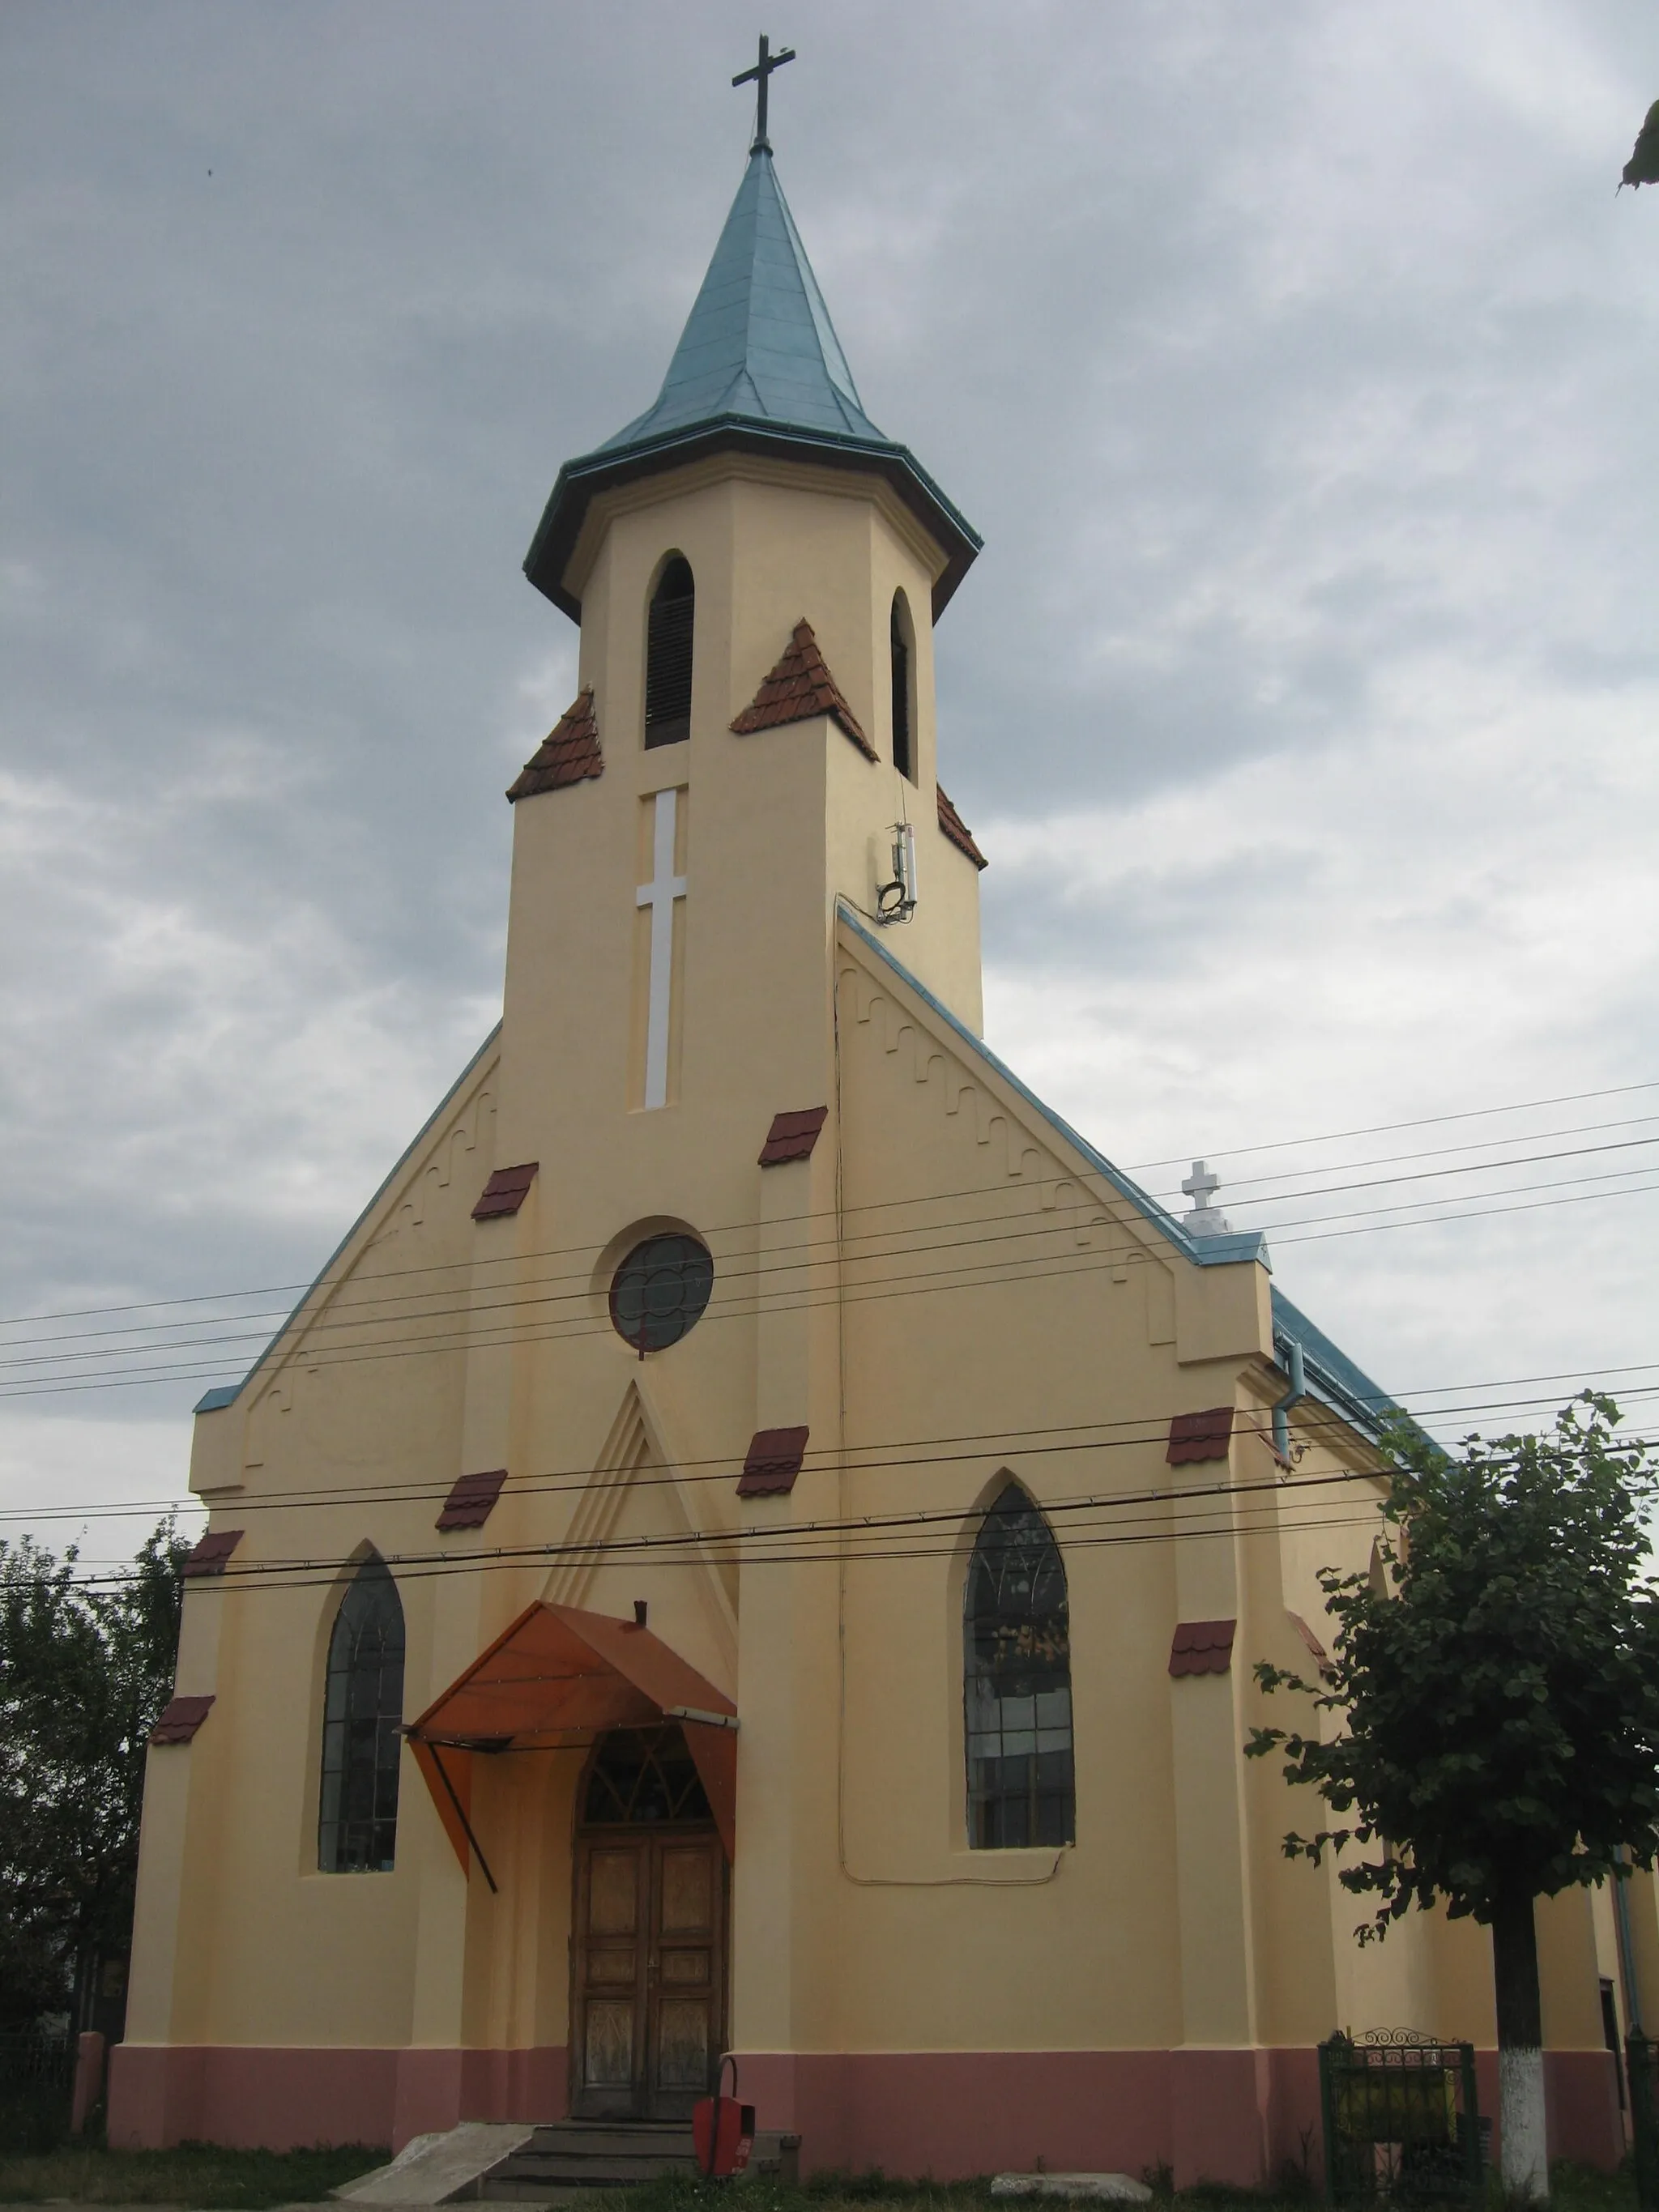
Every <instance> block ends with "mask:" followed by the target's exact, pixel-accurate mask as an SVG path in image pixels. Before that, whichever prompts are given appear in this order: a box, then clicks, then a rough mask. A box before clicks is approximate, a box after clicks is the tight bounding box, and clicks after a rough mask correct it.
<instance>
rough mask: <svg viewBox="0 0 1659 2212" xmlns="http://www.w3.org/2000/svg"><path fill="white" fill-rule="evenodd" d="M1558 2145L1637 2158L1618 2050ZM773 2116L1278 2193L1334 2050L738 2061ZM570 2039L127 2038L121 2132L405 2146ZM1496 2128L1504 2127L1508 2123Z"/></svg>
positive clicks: (883, 2146) (900, 2166)
mask: <svg viewBox="0 0 1659 2212" xmlns="http://www.w3.org/2000/svg"><path fill="white" fill-rule="evenodd" d="M1476 2063H1477V2069H1478V2075H1479V2083H1480V2091H1479V2093H1480V2104H1481V2109H1482V2111H1483V2112H1491V2113H1493V2114H1495V2113H1496V2112H1497V2106H1498V2063H1497V2058H1496V2056H1495V2054H1493V2053H1492V2052H1490V2051H1486V2052H1482V2053H1480V2055H1479V2057H1478V2058H1477V2062H1476ZM1544 2063H1545V2069H1546V2085H1547V2096H1548V2100H1549V2148H1550V2155H1551V2157H1552V2158H1571V2159H1576V2160H1579V2161H1581V2162H1582V2163H1583V2164H1584V2165H1586V2166H1597V2167H1601V2168H1602V2169H1603V2170H1607V2169H1610V2168H1612V2167H1613V2166H1617V2165H1618V2163H1619V2161H1620V2159H1621V2158H1622V2157H1623V2156H1624V2154H1625V2136H1624V2129H1623V2126H1622V2124H1621V2122H1620V2113H1619V2103H1618V2091H1617V2086H1616V2077H1615V2075H1614V2073H1613V2059H1612V2057H1611V2056H1610V2055H1609V2054H1608V2053H1607V2052H1605V2051H1550V2052H1547V2053H1546V2056H1545V2062H1544ZM738 2078H739V2082H740V2087H741V2093H742V2095H743V2098H744V2101H745V2103H752V2104H754V2105H755V2106H757V2118H758V2119H759V2122H760V2124H761V2126H762V2127H763V2128H781V2129H785V2130H790V2131H793V2133H796V2134H798V2135H799V2136H800V2137H801V2162H802V2166H803V2168H804V2169H805V2170H806V2171H809V2172H810V2171H812V2170H814V2169H817V2170H819V2171H822V2170H823V2169H824V2168H826V2167H828V2168H836V2167H842V2168H847V2169H850V2170H852V2171H854V2172H858V2171H865V2170H867V2169H869V2168H870V2167H872V2166H880V2167H881V2168H882V2169H883V2170H884V2172H888V2173H891V2174H908V2175H917V2176H920V2175H923V2174H931V2175H933V2177H934V2178H935V2179H939V2180H958V2179H963V2178H965V2177H967V2176H969V2175H971V2174H976V2173H996V2172H1011V2171H1012V2172H1022V2171H1024V2172H1030V2170H1032V2169H1033V2168H1035V2167H1036V2164H1037V2161H1038V2160H1042V2163H1043V2165H1044V2166H1047V2167H1048V2170H1049V2172H1097V2173H1098V2172H1107V2173H1131V2174H1139V2173H1140V2172H1142V2170H1143V2169H1144V2168H1146V2167H1148V2166H1166V2165H1167V2166H1170V2168H1171V2169H1172V2170H1173V2172H1174V2175H1175V2179H1176V2185H1177V2186H1178V2187H1182V2188H1185V2187H1188V2186H1189V2185H1191V2184H1192V2183H1194V2182H1196V2181H1222V2182H1232V2183H1235V2184H1237V2185H1241V2186H1243V2187H1247V2188H1252V2187H1260V2186H1261V2185H1263V2184H1265V2183H1267V2182H1271V2181H1274V2180H1276V2179H1278V2177H1279V2173H1280V2172H1281V2170H1282V2168H1283V2167H1284V2166H1285V2163H1286V2162H1287V2161H1290V2162H1292V2163H1299V2162H1300V2161H1301V2160H1302V2159H1303V2158H1304V2155H1305V2156H1307V2157H1308V2159H1309V2160H1310V2164H1311V2166H1312V2168H1313V2172H1314V2176H1315V2178H1316V2179H1317V2178H1318V2174H1319V2170H1320V2166H1321V2145H1320V2136H1319V2062H1318V2057H1317V2055H1316V2053H1315V2052H1314V2051H1310V2050H1269V2051H1192V2050H1183V2051H924V2052H915V2051H908V2052H894V2053H889V2054H884V2053H880V2052H866V2053H856V2054H854V2053H842V2052H818V2051H802V2052H795V2053H787V2052H775V2051H754V2052H750V2053H748V2054H746V2055H745V2054H743V2053H739V2054H738ZM565 2110H566V2057H565V2052H564V2051H563V2050H562V2049H556V2048H544V2049H539V2050H532V2051H361V2050H357V2051H351V2050H334V2051H330V2050H292V2049H286V2050H276V2049H271V2050H265V2049H250V2048H246V2047H242V2048H213V2047H208V2048H204V2047H191V2048H185V2047H175V2048H167V2047H163V2046H160V2045H144V2044H131V2043H127V2044H120V2045H118V2046H117V2047H116V2048H115V2050H114V2051H112V2052H111V2054H110V2090H109V2140H110V2142H111V2143H112V2145H113V2146H115V2147H116V2148H118V2149H123V2150H139V2149H161V2148H165V2147H166V2146H167V2145H168V2144H171V2143H176V2142H186V2141H191V2140H194V2141H197V2142H222V2143H234V2144H237V2145H240V2146H246V2147H248V2148H252V2147H255V2146H263V2147H264V2148H269V2149H272V2150H286V2149H292V2148H296V2147H298V2146H301V2145H303V2144H309V2143H357V2142H361V2143H373V2144H381V2143H385V2144H388V2145H390V2146H391V2147H392V2148H394V2149H401V2148H402V2147H403V2145H404V2143H406V2142H408V2141H409V2139H410V2136H416V2135H423V2134H426V2133H427V2132H428V2131H430V2130H439V2129H443V2128H451V2127H453V2126H454V2125H455V2124H456V2123H457V2122H458V2121H460V2120H556V2119H562V2118H564V2116H565ZM1495 2132H1496V2131H1495V2130H1494V2133H1495Z"/></svg>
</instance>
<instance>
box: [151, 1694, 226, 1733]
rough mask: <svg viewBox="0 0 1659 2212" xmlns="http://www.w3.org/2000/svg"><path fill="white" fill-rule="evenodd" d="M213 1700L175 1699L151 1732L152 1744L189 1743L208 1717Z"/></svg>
mask: <svg viewBox="0 0 1659 2212" xmlns="http://www.w3.org/2000/svg"><path fill="white" fill-rule="evenodd" d="M212 1703H213V1700H212V1699H211V1698H174V1699H173V1701H172V1703H171V1704H170V1705H168V1706H167V1710H166V1711H165V1712H163V1714H162V1715H161V1719H160V1720H158V1721H157V1722H156V1723H155V1727H154V1728H153V1729H151V1730H150V1732H149V1740H150V1741H151V1742H152V1743H188V1742H189V1741H190V1740H191V1737H192V1736H193V1735H195V1733H196V1731H197V1729H198V1728H200V1727H201V1725H202V1723H203V1722H204V1720H205V1719H206V1718H207V1717H208V1708H209V1706H210V1705H212Z"/></svg>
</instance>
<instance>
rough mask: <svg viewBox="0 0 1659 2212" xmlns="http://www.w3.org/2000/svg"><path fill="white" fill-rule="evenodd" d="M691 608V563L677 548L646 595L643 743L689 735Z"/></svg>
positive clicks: (660, 742) (678, 739)
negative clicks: (648, 596)
mask: <svg viewBox="0 0 1659 2212" xmlns="http://www.w3.org/2000/svg"><path fill="white" fill-rule="evenodd" d="M696 611H697V594H696V585H695V584H694V583H693V582H692V580H691V564H690V562H689V561H686V560H684V559H683V558H682V557H681V556H680V555H679V554H678V553H677V554H676V555H675V556H674V557H673V559H672V560H671V561H670V562H669V563H668V565H667V567H666V568H665V569H664V570H663V572H662V576H661V579H660V580H659V583H658V585H657V588H656V590H655V591H654V592H653V593H652V595H651V613H650V617H649V619H648V621H647V624H646V643H645V742H646V744H647V745H677V744H681V743H682V742H683V741H684V739H685V738H689V737H690V734H691V633H692V629H693V628H694V627H695V624H696Z"/></svg>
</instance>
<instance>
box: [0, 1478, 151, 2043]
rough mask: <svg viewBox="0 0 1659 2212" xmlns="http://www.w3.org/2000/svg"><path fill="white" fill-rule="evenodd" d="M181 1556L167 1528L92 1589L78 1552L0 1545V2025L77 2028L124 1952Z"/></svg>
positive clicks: (26, 1542)
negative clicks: (106, 1967) (37, 2022)
mask: <svg viewBox="0 0 1659 2212" xmlns="http://www.w3.org/2000/svg"><path fill="white" fill-rule="evenodd" d="M188 1549H189V1546H188V1545H187V1544H186V1543H185V1541H183V1539H182V1538H180V1537H179V1534H177V1532H176V1530H175V1528H174V1527H173V1522H171V1521H170V1520H168V1521H164V1522H161V1525H160V1526H159V1527H158V1528H155V1531H154V1532H153V1533H152V1534H151V1535H150V1536H149V1539H148V1540H147V1541H146V1542H145V1543H144V1545H143V1547H142V1549H141V1550H140V1551H139V1553H138V1555H137V1559H136V1560H135V1561H134V1563H133V1566H132V1568H131V1571H130V1572H129V1573H128V1574H126V1575H125V1576H124V1577H121V1578H120V1579H119V1580H118V1581H115V1582H112V1583H107V1584H94V1583H88V1582H87V1581H86V1580H85V1579H83V1578H81V1577H77V1574H76V1553H75V1552H74V1550H73V1549H70V1551H69V1552H67V1553H65V1554H64V1556H63V1558H61V1559H59V1558H58V1557H57V1556H56V1555H55V1554H54V1553H52V1552H50V1551H47V1550H45V1549H43V1548H42V1547H40V1546H39V1545H37V1544H34V1543H33V1542H31V1541H29V1539H28V1538H27V1537H26V1538H25V1539H24V1540H23V1541H22V1542H21V1544H17V1545H15V1546H12V1545H9V1544H8V1543H6V1542H5V1541H0V2022H3V2021H10V2022H11V2023H13V2024H15V2023H17V2022H19V2021H26V2020H27V2019H30V2018H32V2017H33V2015H36V2014H37V2013H40V2012H42V2011H58V2010H68V2011H69V2012H70V2014H71V2015H72V2016H73V2017H74V2018H75V2020H76V2023H77V2024H78V2025H79V2024H84V2023H85V2021H87V2019H88V2017H89V2015H90V2009H91V2005H92V2001H93V1998H94V1994H95V1990H96V1982H97V1976H98V1973H99V1971H100V1966H101V1964H102V1962H103V1961H104V1960H109V1959H120V1958H125V1955H126V1952H127V1949H128V1946H129V1943H130V1941H131V1929H132V1907H133V1893H134V1887H135V1884H136V1881H137V1870H138V1822H139V1816H140V1814H141V1813H142V1811H143V1790H144V1754H145V1746H146V1742H147V1740H148V1738H149V1731H150V1729H151V1728H152V1727H153V1726H154V1725H155V1719H156V1717H157V1715H158V1714H159V1713H160V1711H161V1708H162V1706H163V1705H166V1703H167V1699H168V1697H169V1695H170V1694H171V1692H172V1686H173V1662H174V1659H175V1656H176V1654H177V1650H178V1644H179V1610H180V1601H181V1590H182V1583H181V1581H180V1576H179V1568H180V1565H181V1562H182V1561H183V1559H184V1557H185V1553H186V1552H187V1551H188Z"/></svg>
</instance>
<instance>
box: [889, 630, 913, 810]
mask: <svg viewBox="0 0 1659 2212" xmlns="http://www.w3.org/2000/svg"><path fill="white" fill-rule="evenodd" d="M888 635H889V640H890V654H891V659H892V671H893V766H894V767H895V768H896V769H897V770H898V772H899V774H900V775H908V777H909V779H910V781H911V782H912V783H914V782H915V780H916V740H915V731H914V730H913V729H912V727H911V722H912V716H911V712H910V705H911V701H910V692H911V683H910V669H911V662H912V658H913V656H912V653H911V646H910V610H909V608H908V606H906V605H905V603H904V594H903V592H894V594H893V613H892V619H891V622H890V625H889V632H888Z"/></svg>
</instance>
